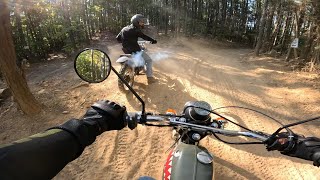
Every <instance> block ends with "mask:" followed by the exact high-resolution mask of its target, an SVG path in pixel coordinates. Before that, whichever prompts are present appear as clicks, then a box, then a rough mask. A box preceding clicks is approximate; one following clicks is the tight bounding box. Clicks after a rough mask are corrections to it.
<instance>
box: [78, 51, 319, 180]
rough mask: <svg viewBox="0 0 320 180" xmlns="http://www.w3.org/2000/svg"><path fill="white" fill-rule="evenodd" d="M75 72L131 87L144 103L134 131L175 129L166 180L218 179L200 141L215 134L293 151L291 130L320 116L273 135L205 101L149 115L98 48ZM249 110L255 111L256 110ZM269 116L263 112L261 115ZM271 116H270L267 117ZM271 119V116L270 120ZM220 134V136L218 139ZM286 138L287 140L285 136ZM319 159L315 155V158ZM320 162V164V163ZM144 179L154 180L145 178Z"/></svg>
mask: <svg viewBox="0 0 320 180" xmlns="http://www.w3.org/2000/svg"><path fill="white" fill-rule="evenodd" d="M75 69H76V72H77V74H78V76H79V77H80V78H81V79H83V80H85V81H87V82H90V83H98V82H102V81H103V80H105V79H106V78H107V77H108V76H109V74H110V72H111V70H112V71H113V72H114V73H115V74H116V75H117V76H118V78H119V79H120V80H121V81H122V82H123V83H124V84H125V85H126V86H127V88H128V89H129V90H130V91H131V92H132V93H133V94H134V95H135V96H136V97H137V98H138V100H139V101H140V102H141V105H142V108H141V111H140V112H128V115H127V116H126V120H127V123H128V127H129V128H130V129H135V128H136V127H137V125H138V124H142V125H145V126H156V127H171V128H173V132H175V133H174V137H175V143H174V145H173V146H172V148H171V151H170V153H169V155H168V157H167V159H166V162H165V165H164V168H163V179H164V180H169V179H178V180H179V179H183V180H185V179H194V180H195V179H199V180H207V179H214V173H213V172H214V167H213V164H214V163H213V161H214V156H213V155H212V154H211V153H210V152H209V151H208V150H207V149H206V148H205V147H202V146H200V145H199V142H200V141H201V140H202V139H204V138H205V137H206V136H211V135H213V136H214V137H215V138H217V139H218V140H220V141H222V142H224V143H227V144H236V145H243V144H264V145H267V144H270V143H274V142H277V144H276V145H275V146H274V147H275V148H274V149H272V150H283V149H290V148H293V147H294V146H295V144H296V139H295V138H294V133H293V131H292V130H291V129H289V127H292V126H296V125H298V124H302V123H306V122H310V121H314V120H316V119H319V118H320V117H316V118H312V119H308V120H304V121H300V122H296V123H292V124H288V125H283V124H281V122H279V121H277V120H275V119H274V120H275V121H276V122H277V123H279V124H280V125H281V126H282V127H280V128H279V129H278V130H277V131H275V132H274V133H273V134H268V133H264V132H260V131H253V130H251V129H248V128H246V127H244V126H241V125H240V124H238V123H236V122H234V121H232V120H231V119H230V118H228V117H226V116H224V115H222V114H220V113H217V112H216V111H215V110H212V107H211V106H210V104H209V103H207V102H205V101H189V102H187V103H186V104H185V105H184V107H183V110H182V111H181V113H177V112H176V111H175V110H172V109H169V110H168V111H167V112H166V113H164V114H155V113H147V112H146V111H145V103H144V101H143V100H142V99H141V97H140V96H139V95H138V94H137V93H136V92H135V91H134V90H133V89H132V87H131V86H130V84H129V83H128V82H127V81H126V79H124V77H123V76H122V75H121V74H119V73H118V72H117V71H116V70H115V69H114V68H113V67H112V66H111V61H110V59H109V57H108V55H107V54H106V53H105V52H103V51H100V50H97V49H86V50H84V51H82V52H81V53H79V55H78V56H77V58H76V60H75ZM238 108H241V109H247V110H251V111H254V112H258V111H256V110H252V109H248V108H243V107H238ZM258 113H260V114H262V115H265V114H263V113H261V112H258ZM265 116H267V117H269V116H268V115H265ZM270 118H271V117H270ZM227 122H228V123H232V124H234V125H236V126H238V127H240V128H242V129H244V130H241V131H240V130H228V129H226V128H225V124H226V123H227ZM282 130H286V131H287V137H285V138H286V142H285V143H283V144H281V143H280V141H276V140H277V139H280V137H279V136H278V135H279V133H280V132H281V131H282ZM218 135H219V136H218ZM220 135H223V136H228V137H238V136H240V137H246V138H248V139H254V140H255V141H253V142H233V143H231V142H228V141H226V140H223V139H221V137H220ZM281 138H283V137H281ZM312 158H313V159H315V158H316V157H315V155H313V156H312ZM319 163H320V162H319ZM144 179H152V178H151V177H149V178H144Z"/></svg>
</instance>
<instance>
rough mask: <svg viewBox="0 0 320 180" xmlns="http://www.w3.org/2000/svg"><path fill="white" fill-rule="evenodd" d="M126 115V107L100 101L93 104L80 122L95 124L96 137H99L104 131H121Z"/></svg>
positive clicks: (124, 125) (124, 124)
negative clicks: (97, 128) (96, 125)
mask: <svg viewBox="0 0 320 180" xmlns="http://www.w3.org/2000/svg"><path fill="white" fill-rule="evenodd" d="M126 115H127V112H126V107H124V106H120V105H119V104H117V103H115V102H112V101H108V100H106V101H105V100H102V101H98V102H96V103H94V104H93V105H92V106H91V108H90V109H89V110H88V111H87V112H86V114H85V115H84V116H83V117H82V120H83V121H84V122H85V123H87V124H89V125H91V124H92V123H97V124H98V126H99V131H98V135H100V134H101V133H103V132H105V131H110V130H121V129H123V128H124V127H126V125H127V124H126V120H125V119H126Z"/></svg>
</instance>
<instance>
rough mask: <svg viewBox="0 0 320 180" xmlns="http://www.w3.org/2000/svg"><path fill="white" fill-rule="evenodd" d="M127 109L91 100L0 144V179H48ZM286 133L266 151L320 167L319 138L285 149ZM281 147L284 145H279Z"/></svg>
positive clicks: (116, 125)
mask: <svg viewBox="0 0 320 180" xmlns="http://www.w3.org/2000/svg"><path fill="white" fill-rule="evenodd" d="M126 115H127V111H126V108H125V107H124V106H120V105H118V104H117V103H114V102H111V101H98V102H96V103H94V104H93V105H92V106H91V108H90V109H89V110H88V111H87V112H86V114H85V115H84V116H83V117H82V118H81V119H80V120H76V119H71V120H69V121H67V122H65V123H64V124H62V125H59V126H56V127H53V128H50V129H49V130H47V131H45V132H43V133H39V134H36V135H33V136H30V137H28V138H26V139H22V140H19V141H16V142H14V143H11V144H8V145H4V146H1V147H0V179H51V178H53V177H54V176H55V175H56V174H58V173H59V171H61V170H62V169H63V168H64V167H65V166H66V165H67V164H68V163H69V162H71V161H73V160H75V159H76V158H78V157H79V156H80V155H81V153H82V152H83V150H84V149H85V147H86V146H88V145H90V144H92V143H93V142H94V141H95V139H96V137H97V136H98V135H100V134H102V133H103V132H105V131H110V130H121V129H123V128H124V127H126V125H127V122H126V120H125V117H126ZM287 138H288V135H287V134H280V135H279V137H278V138H277V139H275V140H274V141H273V142H270V143H269V145H268V146H267V149H268V150H280V151H281V153H282V154H285V155H288V156H292V157H298V158H301V159H305V160H312V157H313V159H314V165H315V166H320V139H318V138H315V137H309V138H305V137H302V136H298V135H295V144H294V146H291V148H290V149H286V147H287V146H284V144H286V139H287ZM282 147H283V148H282Z"/></svg>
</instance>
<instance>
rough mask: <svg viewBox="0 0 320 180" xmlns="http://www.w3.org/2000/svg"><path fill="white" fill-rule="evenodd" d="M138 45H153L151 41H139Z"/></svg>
mask: <svg viewBox="0 0 320 180" xmlns="http://www.w3.org/2000/svg"><path fill="white" fill-rule="evenodd" d="M138 44H151V41H138Z"/></svg>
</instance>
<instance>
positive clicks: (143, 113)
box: [111, 67, 146, 120]
mask: <svg viewBox="0 0 320 180" xmlns="http://www.w3.org/2000/svg"><path fill="white" fill-rule="evenodd" d="M111 69H112V71H113V72H114V73H115V74H116V75H117V76H118V78H119V79H121V81H122V82H123V83H124V84H125V85H126V86H127V87H128V88H129V89H130V91H131V92H132V93H133V94H134V96H136V98H138V100H139V101H140V102H141V105H142V119H143V120H145V118H146V110H145V103H144V101H143V100H142V99H141V97H140V96H139V95H138V94H137V92H136V91H135V90H133V88H132V87H131V86H130V85H129V84H128V82H127V81H126V80H124V79H123V77H122V76H121V75H120V74H119V73H118V72H117V71H116V70H115V69H114V68H113V67H111Z"/></svg>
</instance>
